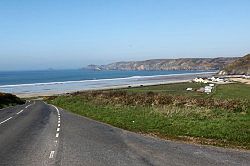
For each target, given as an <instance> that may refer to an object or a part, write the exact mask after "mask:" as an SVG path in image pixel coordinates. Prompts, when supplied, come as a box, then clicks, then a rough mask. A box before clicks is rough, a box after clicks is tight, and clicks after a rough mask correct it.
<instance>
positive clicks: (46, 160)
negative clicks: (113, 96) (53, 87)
mask: <svg viewBox="0 0 250 166" xmlns="http://www.w3.org/2000/svg"><path fill="white" fill-rule="evenodd" d="M0 165H10V166H15V165H25V166H29V165H32V166H33V165H34V166H39V165H62V166H75V165H86V166H98V165H104V166H112V165H114V166H120V165H122V166H123V165H129V166H134V165H164V166H168V165H170V166H171V165H192V166H193V165H202V166H204V165H227V166H228V165H241V166H242V165H248V166H249V165H250V152H243V151H236V150H229V149H223V148H215V147H208V146H198V145H190V144H184V143H176V142H172V141H164V140H160V139H155V138H151V137H145V136H141V135H138V134H135V133H131V132H128V131H124V130H121V129H118V128H114V127H111V126H109V125H105V124H102V123H99V122H96V121H93V120H90V119H87V118H84V117H81V116H78V115H74V114H72V113H69V112H67V111H63V110H61V109H57V108H56V107H54V106H51V105H47V104H45V103H44V102H42V101H31V102H29V103H26V104H25V105H22V106H17V107H12V108H7V109H3V110H0Z"/></svg>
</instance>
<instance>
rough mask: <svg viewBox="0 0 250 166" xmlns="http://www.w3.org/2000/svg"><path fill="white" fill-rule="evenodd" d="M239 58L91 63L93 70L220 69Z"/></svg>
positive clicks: (90, 66)
mask: <svg viewBox="0 0 250 166" xmlns="http://www.w3.org/2000/svg"><path fill="white" fill-rule="evenodd" d="M237 59H238V58H180V59H152V60H146V61H129V62H116V63H111V64H108V65H100V66H98V65H89V66H88V67H87V68H88V69H93V70H220V69H222V68H223V67H224V66H226V65H227V64H229V63H232V62H233V61H235V60H237Z"/></svg>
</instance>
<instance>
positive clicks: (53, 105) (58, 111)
mask: <svg viewBox="0 0 250 166" xmlns="http://www.w3.org/2000/svg"><path fill="white" fill-rule="evenodd" d="M52 106H53V107H54V108H55V109H56V111H57V114H58V115H60V112H59V109H58V108H57V107H56V106H54V105H52Z"/></svg>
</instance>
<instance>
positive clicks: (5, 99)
mask: <svg viewBox="0 0 250 166" xmlns="http://www.w3.org/2000/svg"><path fill="white" fill-rule="evenodd" d="M17 104H24V100H22V99H20V98H18V97H17V96H15V95H12V94H9V93H0V108H3V107H6V106H11V105H17Z"/></svg>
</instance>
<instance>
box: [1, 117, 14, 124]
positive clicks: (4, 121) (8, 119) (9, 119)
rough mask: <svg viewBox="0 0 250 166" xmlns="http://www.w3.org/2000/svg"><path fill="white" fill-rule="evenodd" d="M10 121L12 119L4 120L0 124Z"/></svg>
mask: <svg viewBox="0 0 250 166" xmlns="http://www.w3.org/2000/svg"><path fill="white" fill-rule="evenodd" d="M10 119H12V117H9V118H8V119H6V120H4V121H2V122H0V124H3V123H5V122H7V121H8V120H10Z"/></svg>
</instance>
